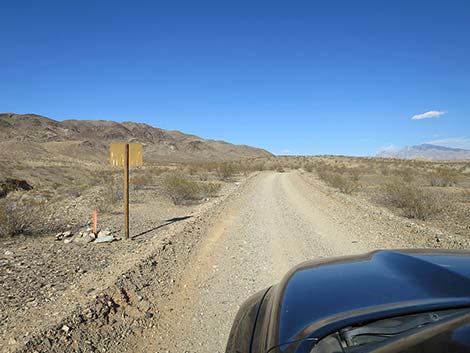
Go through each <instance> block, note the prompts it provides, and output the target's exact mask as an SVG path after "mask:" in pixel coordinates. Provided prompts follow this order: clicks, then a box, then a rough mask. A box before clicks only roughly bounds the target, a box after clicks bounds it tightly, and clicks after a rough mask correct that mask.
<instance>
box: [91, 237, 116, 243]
mask: <svg viewBox="0 0 470 353" xmlns="http://www.w3.org/2000/svg"><path fill="white" fill-rule="evenodd" d="M114 240H115V239H114V237H113V236H112V235H103V236H99V235H98V238H96V239H95V243H110V242H112V241H114Z"/></svg>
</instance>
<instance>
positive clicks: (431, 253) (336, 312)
mask: <svg viewBox="0 0 470 353" xmlns="http://www.w3.org/2000/svg"><path fill="white" fill-rule="evenodd" d="M272 301H273V302H272V317H273V318H274V320H271V325H274V327H271V330H270V331H271V332H274V334H273V335H272V336H271V337H268V342H269V343H270V344H269V346H270V347H281V346H284V348H287V347H289V346H292V345H295V346H297V343H295V342H300V341H302V340H306V339H308V340H312V341H315V340H318V339H320V338H322V337H324V336H326V335H328V334H329V333H331V332H334V331H335V330H337V329H339V328H341V327H345V326H347V325H352V324H357V323H358V322H361V321H367V320H369V321H370V320H375V319H379V318H384V317H388V316H396V315H401V314H406V313H412V312H420V311H427V310H435V309H438V308H452V307H464V306H470V252H467V251H461V252H450V251H438V250H398V251H375V252H371V253H368V254H365V255H359V256H351V257H341V258H334V259H327V260H323V261H310V262H306V263H303V264H300V265H299V266H297V267H295V268H294V269H293V270H291V271H290V272H289V273H288V274H287V275H286V276H285V278H284V279H283V280H282V281H281V282H280V283H279V285H277V286H276V287H275V291H274V293H273V298H272ZM282 351H291V350H290V349H285V350H284V349H282Z"/></svg>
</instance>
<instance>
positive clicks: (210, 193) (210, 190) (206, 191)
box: [199, 183, 222, 197]
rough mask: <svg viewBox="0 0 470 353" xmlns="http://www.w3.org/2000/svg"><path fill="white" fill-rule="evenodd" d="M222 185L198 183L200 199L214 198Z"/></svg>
mask: <svg viewBox="0 0 470 353" xmlns="http://www.w3.org/2000/svg"><path fill="white" fill-rule="evenodd" d="M221 188H222V184H220V183H200V184H199V189H200V194H201V197H215V196H217V195H218V193H219V191H220V189H221Z"/></svg>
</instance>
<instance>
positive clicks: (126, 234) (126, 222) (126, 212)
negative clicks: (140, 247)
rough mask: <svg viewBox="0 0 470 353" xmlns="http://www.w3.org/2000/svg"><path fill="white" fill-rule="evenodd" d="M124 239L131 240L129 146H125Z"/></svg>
mask: <svg viewBox="0 0 470 353" xmlns="http://www.w3.org/2000/svg"><path fill="white" fill-rule="evenodd" d="M124 238H126V239H129V144H128V143H126V144H125V145H124Z"/></svg>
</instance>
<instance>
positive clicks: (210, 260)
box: [148, 172, 393, 352]
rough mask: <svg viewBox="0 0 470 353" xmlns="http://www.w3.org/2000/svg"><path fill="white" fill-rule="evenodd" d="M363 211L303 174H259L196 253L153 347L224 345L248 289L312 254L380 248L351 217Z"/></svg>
mask: <svg viewBox="0 0 470 353" xmlns="http://www.w3.org/2000/svg"><path fill="white" fill-rule="evenodd" d="M355 216H356V215H350V214H345V213H344V208H340V207H338V205H336V204H335V200H334V199H332V198H331V197H330V196H329V195H328V193H325V191H324V190H323V189H321V185H318V188H316V187H315V185H314V184H313V185H312V184H311V183H309V182H308V181H307V180H306V179H305V177H303V176H302V175H300V174H299V173H296V172H290V173H275V172H266V173H260V174H259V175H257V176H256V177H254V178H252V179H251V180H249V181H248V183H247V184H246V185H245V186H244V188H243V190H242V192H241V193H240V195H239V197H238V198H236V199H235V200H232V201H231V202H229V203H228V204H227V205H226V207H225V210H224V212H222V214H221V217H220V219H218V220H217V221H216V222H215V223H214V225H213V227H212V228H211V230H210V232H209V234H208V235H207V237H206V238H205V240H204V242H203V244H202V245H201V247H200V248H199V249H198V251H197V253H196V254H195V256H194V257H193V259H192V260H191V264H190V266H189V267H190V268H191V271H189V273H187V274H186V275H185V276H184V277H183V280H182V282H181V285H180V288H179V290H178V291H176V292H175V296H174V297H173V298H172V300H171V302H170V303H169V304H168V307H167V308H166V310H163V312H165V313H166V316H164V317H162V318H161V319H160V322H159V324H158V326H157V334H156V336H155V338H156V339H155V341H150V342H149V347H148V351H151V350H152V349H153V351H156V352H223V351H224V350H225V344H226V340H227V336H228V333H229V330H230V327H231V322H232V319H233V318H234V316H235V314H236V312H237V310H238V307H239V305H240V304H241V303H242V302H243V301H244V300H245V299H246V298H247V297H248V296H250V295H252V294H254V293H255V292H257V291H259V290H261V289H263V288H265V287H267V286H269V285H271V284H273V283H275V282H277V281H279V280H280V279H281V277H282V276H283V275H284V274H285V273H286V272H287V271H288V270H289V269H290V268H291V267H293V266H294V265H296V264H298V263H300V262H303V261H305V260H309V259H315V258H320V257H326V256H336V255H343V254H353V253H361V252H366V251H369V250H372V249H374V248H377V247H378V246H376V245H378V244H376V239H371V238H372V237H370V236H369V237H364V234H362V231H361V230H360V229H357V227H356V228H354V224H352V227H353V228H352V227H351V224H350V223H349V222H347V219H348V217H355ZM390 246H393V244H390ZM380 247H382V248H383V247H387V245H386V244H383V243H382V244H380Z"/></svg>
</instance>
